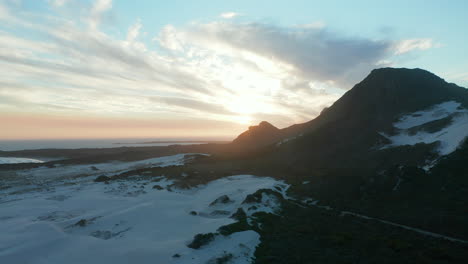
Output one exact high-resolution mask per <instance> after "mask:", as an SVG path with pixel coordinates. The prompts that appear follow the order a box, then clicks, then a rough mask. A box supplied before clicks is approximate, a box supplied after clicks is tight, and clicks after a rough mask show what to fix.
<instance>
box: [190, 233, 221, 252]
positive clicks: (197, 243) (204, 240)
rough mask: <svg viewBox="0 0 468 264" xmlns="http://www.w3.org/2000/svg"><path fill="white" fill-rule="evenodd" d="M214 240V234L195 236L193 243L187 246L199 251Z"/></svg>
mask: <svg viewBox="0 0 468 264" xmlns="http://www.w3.org/2000/svg"><path fill="white" fill-rule="evenodd" d="M214 238H215V234H213V233H208V234H197V235H195V237H194V238H193V241H192V242H191V243H190V244H188V245H187V247H189V248H193V249H199V248H201V247H202V246H204V245H207V244H209V243H210V242H211V241H213V240H214Z"/></svg>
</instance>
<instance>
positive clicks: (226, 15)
mask: <svg viewBox="0 0 468 264" xmlns="http://www.w3.org/2000/svg"><path fill="white" fill-rule="evenodd" d="M237 16H240V14H239V13H236V12H225V13H221V14H220V15H219V17H221V18H225V19H231V18H235V17H237Z"/></svg>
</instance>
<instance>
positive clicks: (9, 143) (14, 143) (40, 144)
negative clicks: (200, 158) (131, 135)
mask: <svg viewBox="0 0 468 264" xmlns="http://www.w3.org/2000/svg"><path fill="white" fill-rule="evenodd" d="M215 141H216V140H187V139H176V140H172V139H171V140H167V139H154V138H152V139H151V138H148V139H141V138H139V139H128V138H126V139H76V140H0V151H15V150H26V149H27V150H29V149H79V148H118V147H149V146H169V145H191V144H203V143H208V142H215ZM216 142H218V141H216ZM219 142H221V141H219Z"/></svg>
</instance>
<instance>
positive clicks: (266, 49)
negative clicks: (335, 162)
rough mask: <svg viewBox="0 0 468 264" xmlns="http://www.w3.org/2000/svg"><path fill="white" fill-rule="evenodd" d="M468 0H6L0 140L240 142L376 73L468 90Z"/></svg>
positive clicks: (1, 22) (295, 119)
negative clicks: (434, 78) (407, 71)
mask: <svg viewBox="0 0 468 264" xmlns="http://www.w3.org/2000/svg"><path fill="white" fill-rule="evenodd" d="M466 10H468V1H463V0H460V1H457V0H452V1H438V0H432V1H428V0H426V1H419V0H413V1H379V0H372V1H371V0H369V1H364V0H361V1H359V0H355V1H330V0H327V1H311V0H308V1H295V0H288V1H271V0H269V1H254V0H250V1H244V0H236V1H214V0H213V1H208V0H198V1H182V0H172V1H159V0H158V1H150V0H148V1H143V0H141V1H125V0H93V1H91V0H89V1H85V0H0V67H1V69H2V70H1V71H0V123H1V124H2V128H1V129H0V140H14V139H68V138H70V139H72V138H73V139H77V138H161V139H164V138H172V139H174V138H180V139H199V138H200V139H201V138H206V139H208V138H209V139H232V138H234V137H235V136H236V135H237V134H239V133H241V132H242V131H244V130H246V129H247V128H248V126H250V125H254V124H257V123H259V122H260V121H263V120H266V121H269V122H270V123H272V124H273V125H275V126H277V127H280V128H283V127H287V126H289V125H292V124H295V123H300V122H305V121H308V120H311V119H313V118H314V117H316V116H317V115H318V114H319V113H320V111H321V110H322V109H323V108H325V107H327V106H330V105H331V104H332V103H333V102H334V101H336V100H337V99H338V98H339V97H340V96H341V95H343V94H344V93H345V92H346V91H347V90H349V89H351V88H352V87H353V85H355V84H356V83H358V82H359V81H361V80H362V79H363V78H365V77H366V76H367V75H368V74H369V72H370V71H371V70H372V69H374V68H381V67H407V68H423V69H426V70H429V71H431V72H433V73H435V74H437V75H439V76H440V77H442V78H444V79H446V80H447V81H449V82H454V83H456V84H458V85H460V86H464V87H468V55H467V54H468V52H466V43H468V34H466V29H467V28H468V16H466Z"/></svg>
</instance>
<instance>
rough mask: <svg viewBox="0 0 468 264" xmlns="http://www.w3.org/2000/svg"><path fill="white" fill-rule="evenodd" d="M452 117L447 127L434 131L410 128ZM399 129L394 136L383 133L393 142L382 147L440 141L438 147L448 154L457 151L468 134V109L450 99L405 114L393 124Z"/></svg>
mask: <svg viewBox="0 0 468 264" xmlns="http://www.w3.org/2000/svg"><path fill="white" fill-rule="evenodd" d="M446 117H452V122H451V123H450V124H449V125H447V126H446V127H444V128H442V129H441V130H439V131H436V132H434V133H429V132H426V131H419V132H417V133H415V134H410V133H409V131H408V129H411V128H413V127H416V126H420V125H423V124H426V123H428V122H431V121H435V120H440V119H442V118H446ZM393 125H394V126H395V127H396V128H398V129H399V133H398V134H396V135H393V136H389V135H386V134H383V133H382V135H383V136H385V137H386V138H388V139H389V140H390V141H391V144H389V145H386V146H383V147H382V148H389V147H395V146H403V145H415V144H418V143H425V144H430V143H434V142H437V141H438V142H440V145H439V147H438V149H437V151H438V153H439V154H440V155H448V154H450V153H452V152H453V151H455V150H456V149H457V148H458V146H459V145H460V144H461V143H462V142H463V141H464V139H465V138H466V137H467V136H468V110H467V109H464V108H460V103H457V102H454V101H449V102H445V103H441V104H438V105H435V106H433V107H432V108H430V109H427V110H424V111H418V112H415V113H412V114H409V115H405V116H403V117H402V118H401V119H400V120H399V121H398V122H396V123H394V124H393Z"/></svg>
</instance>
